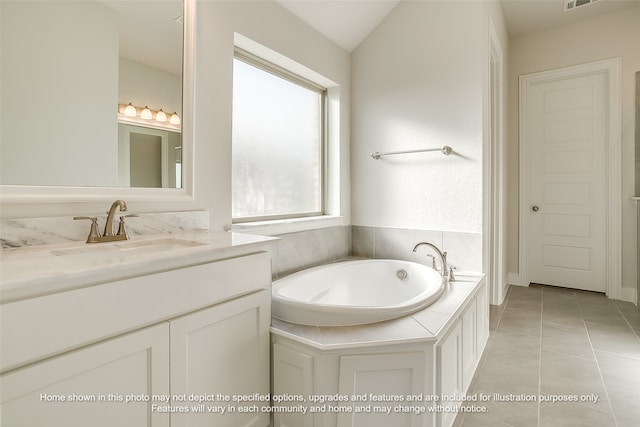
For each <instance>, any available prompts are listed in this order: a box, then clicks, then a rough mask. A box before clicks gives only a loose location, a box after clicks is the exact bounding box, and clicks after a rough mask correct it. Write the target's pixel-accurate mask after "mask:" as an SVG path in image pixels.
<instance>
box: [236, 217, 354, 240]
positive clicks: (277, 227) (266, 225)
mask: <svg viewBox="0 0 640 427" xmlns="http://www.w3.org/2000/svg"><path fill="white" fill-rule="evenodd" d="M343 220H344V218H343V217H341V216H333V215H322V216H313V217H306V218H290V219H279V220H274V221H259V222H244V223H241V224H233V225H232V226H231V231H233V232H236V233H251V234H261V235H265V236H275V235H278V234H287V233H295V232H298V231H307V230H316V229H319V228H329V227H337V226H341V225H344V224H343V222H344V221H343Z"/></svg>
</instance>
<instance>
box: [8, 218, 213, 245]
mask: <svg viewBox="0 0 640 427" xmlns="http://www.w3.org/2000/svg"><path fill="white" fill-rule="evenodd" d="M131 213H135V212H131ZM139 215H140V216H138V217H130V218H127V219H126V224H127V231H128V232H129V234H130V235H131V236H136V235H147V234H169V233H177V232H183V231H193V230H207V229H209V213H208V212H207V211H190V212H161V213H141V214H139ZM104 216H105V215H103V217H102V218H101V217H100V216H98V225H99V229H100V231H101V232H102V229H103V228H104V221H105V219H104ZM89 227H90V222H89V221H76V220H74V219H73V217H72V216H69V217H66V216H65V217H49V218H23V219H5V220H2V221H0V235H1V241H2V248H3V249H5V248H18V247H23V246H37V245H48V244H57V243H66V242H82V241H85V240H86V239H87V235H88V234H89Z"/></svg>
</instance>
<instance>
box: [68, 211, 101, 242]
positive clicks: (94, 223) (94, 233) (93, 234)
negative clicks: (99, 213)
mask: <svg viewBox="0 0 640 427" xmlns="http://www.w3.org/2000/svg"><path fill="white" fill-rule="evenodd" d="M73 219H75V220H79V219H88V220H89V221H91V229H90V230H89V236H88V237H87V243H97V242H98V239H99V238H100V232H99V231H98V218H96V217H95V216H74V217H73Z"/></svg>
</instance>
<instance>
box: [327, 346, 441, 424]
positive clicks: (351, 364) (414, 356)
mask: <svg viewBox="0 0 640 427" xmlns="http://www.w3.org/2000/svg"><path fill="white" fill-rule="evenodd" d="M426 363H427V362H426V357H425V353H423V352H419V351H412V352H402V353H387V354H363V355H353V356H341V357H340V373H339V379H338V393H339V394H342V395H347V396H349V397H351V396H362V395H366V397H367V398H366V399H365V402H364V403H362V404H359V403H358V402H357V401H354V402H353V406H354V408H353V412H351V413H339V414H338V424H337V425H338V427H347V426H348V427H388V426H394V427H417V426H423V425H425V423H426V421H425V420H426V419H427V417H428V416H429V415H427V414H422V415H414V414H412V413H410V412H408V413H407V412H394V411H393V408H394V407H395V406H397V405H398V404H401V405H403V406H411V405H410V404H409V403H406V401H403V402H393V401H384V400H383V401H380V402H378V403H373V402H371V400H370V399H369V397H370V395H371V394H374V395H387V396H390V397H395V396H401V397H403V398H406V396H410V395H411V396H417V395H422V394H424V390H425V368H426ZM347 404H349V405H350V404H351V403H350V402H347ZM418 405H422V403H421V402H419V403H418ZM357 406H360V407H362V410H361V411H360V410H358V408H357ZM387 411H389V412H387Z"/></svg>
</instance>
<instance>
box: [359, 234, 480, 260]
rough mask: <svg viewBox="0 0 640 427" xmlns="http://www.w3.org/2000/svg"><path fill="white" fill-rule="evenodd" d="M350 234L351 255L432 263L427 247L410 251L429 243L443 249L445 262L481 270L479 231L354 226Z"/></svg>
mask: <svg viewBox="0 0 640 427" xmlns="http://www.w3.org/2000/svg"><path fill="white" fill-rule="evenodd" d="M352 236H353V237H352V238H353V255H354V256H362V257H366V258H391V259H401V260H405V261H413V262H419V263H425V262H431V261H430V258H427V254H428V253H430V252H427V249H421V250H419V251H418V253H414V252H412V249H413V247H414V246H415V245H416V243H419V242H429V243H433V244H435V245H436V246H437V247H438V248H440V250H442V251H446V252H447V260H448V262H449V263H450V264H451V265H452V266H454V267H455V268H456V269H457V270H464V271H482V234H481V233H467V232H453V231H444V232H443V231H438V230H418V229H408V228H391V227H370V226H360V225H354V226H352ZM423 251H424V252H423ZM436 262H438V261H436ZM438 268H439V266H438Z"/></svg>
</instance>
